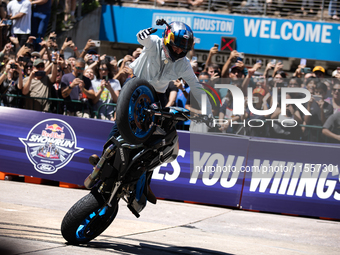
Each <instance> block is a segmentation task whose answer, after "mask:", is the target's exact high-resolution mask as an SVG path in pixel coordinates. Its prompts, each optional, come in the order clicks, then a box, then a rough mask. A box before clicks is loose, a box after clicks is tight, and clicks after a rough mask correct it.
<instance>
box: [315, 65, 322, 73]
mask: <svg viewBox="0 0 340 255" xmlns="http://www.w3.org/2000/svg"><path fill="white" fill-rule="evenodd" d="M317 71H320V72H323V73H325V68H323V67H322V66H316V67H314V69H313V73H314V72H317Z"/></svg>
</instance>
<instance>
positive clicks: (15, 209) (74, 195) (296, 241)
mask: <svg viewBox="0 0 340 255" xmlns="http://www.w3.org/2000/svg"><path fill="white" fill-rule="evenodd" d="M87 193H88V191H86V190H80V189H66V188H59V187H55V186H47V185H36V184H28V183H22V182H14V181H0V215H1V218H0V255H12V254H25V255H26V254H29V255H57V254H58V255H60V254H62V255H64V254H66V255H68V254H72V255H77V254H79V255H82V254H91V255H97V254H98V255H101V254H106V255H107V254H151V255H154V254H162V255H163V254H165V255H167V254H172V255H173V254H195V255H197V254H213V255H222V254H224V255H228V254H245V255H249V254H251V255H257V254H273V255H274V254H275V255H281V254H282V255H283V254H284V255H290V254H294V255H295V254H309V255H313V254H327V255H332V254H334V255H335V254H336V255H338V254H339V250H340V222H335V221H327V220H319V219H311V218H303V217H293V216H284V215H277V214H267V213H256V212H247V211H242V210H232V209H226V208H218V207H212V206H203V205H194V204H186V203H179V202H171V201H164V200H163V201H162V200H159V201H158V202H157V205H152V204H148V205H147V207H146V208H145V209H144V211H143V212H142V213H141V217H140V218H139V219H137V218H135V216H133V215H132V213H131V212H130V211H129V210H128V208H127V207H126V205H125V202H121V203H120V209H119V212H118V215H117V217H116V219H115V221H114V222H113V223H112V225H111V226H110V227H109V228H108V229H107V230H106V231H105V232H104V233H103V234H102V235H101V236H99V237H97V238H96V239H95V240H94V241H92V242H90V243H88V244H87V245H81V246H72V245H67V244H66V243H65V240H64V239H63V237H62V236H61V233H60V224H61V221H62V219H63V217H64V215H65V213H66V212H67V210H68V209H69V208H70V207H71V206H72V205H73V204H74V203H75V202H76V201H77V200H78V199H80V198H81V197H82V196H84V195H86V194H87Z"/></svg>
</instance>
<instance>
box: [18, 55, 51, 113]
mask: <svg viewBox="0 0 340 255" xmlns="http://www.w3.org/2000/svg"><path fill="white" fill-rule="evenodd" d="M44 70H45V64H44V61H43V60H42V59H40V58H38V59H36V60H35V61H34V62H33V70H32V72H31V73H30V75H29V76H28V77H26V78H25V79H24V87H23V89H22V93H23V94H24V95H28V96H30V97H40V98H49V97H50V96H51V89H52V85H53V83H54V82H55V81H56V77H57V62H54V63H53V67H52V74H51V75H46V72H45V71H44ZM50 104H51V103H50V102H49V101H48V100H44V99H33V98H29V99H26V103H25V108H26V109H30V110H36V111H43V112H48V111H49V110H50Z"/></svg>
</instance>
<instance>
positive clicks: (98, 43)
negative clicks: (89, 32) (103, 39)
mask: <svg viewBox="0 0 340 255" xmlns="http://www.w3.org/2000/svg"><path fill="white" fill-rule="evenodd" d="M92 42H94V46H96V47H100V41H98V40H92Z"/></svg>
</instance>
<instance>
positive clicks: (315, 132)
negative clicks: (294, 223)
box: [0, 94, 328, 143]
mask: <svg viewBox="0 0 340 255" xmlns="http://www.w3.org/2000/svg"><path fill="white" fill-rule="evenodd" d="M4 96H6V97H15V98H16V100H17V102H18V99H19V98H24V99H25V98H29V99H33V100H35V99H38V100H46V101H50V102H59V104H58V103H57V104H56V105H54V106H56V108H52V107H51V105H52V104H51V105H50V109H49V111H48V112H51V113H56V114H64V115H66V114H67V113H66V111H65V108H64V105H65V104H67V103H72V104H75V106H74V107H78V105H79V104H81V105H82V111H81V112H82V114H83V115H84V112H85V110H86V108H85V105H86V103H84V102H82V101H80V100H71V101H70V100H65V99H60V98H40V97H29V96H22V95H15V94H3V95H1V94H0V105H1V102H2V97H4ZM87 105H88V107H89V110H90V113H91V114H90V116H91V117H92V118H97V119H101V116H100V112H101V109H102V108H103V107H106V106H113V107H117V104H114V103H105V104H102V105H101V106H100V107H99V108H98V110H96V111H95V110H93V106H92V105H91V104H90V103H88V102H87ZM60 107H63V109H62V111H61V110H60ZM16 108H19V107H16ZM114 111H115V110H114ZM104 115H105V116H106V119H108V120H109V119H110V118H109V113H108V112H107V108H105V111H104ZM216 118H218V116H216ZM299 126H300V127H301V128H302V129H305V130H304V132H303V135H302V136H301V137H300V139H299V140H301V141H311V142H326V143H327V142H328V140H327V137H326V136H324V135H322V129H323V127H322V126H314V125H299ZM176 128H177V129H178V130H188V129H189V126H188V125H184V123H178V125H177V126H176ZM229 134H230V133H229ZM243 134H245V135H249V134H247V133H246V132H244V133H243ZM226 135H228V133H226ZM268 137H269V136H268Z"/></svg>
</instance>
